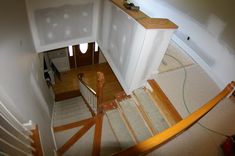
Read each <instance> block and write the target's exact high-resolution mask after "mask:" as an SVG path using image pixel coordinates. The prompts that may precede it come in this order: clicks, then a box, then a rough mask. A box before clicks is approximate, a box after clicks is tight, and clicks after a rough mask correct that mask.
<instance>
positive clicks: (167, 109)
mask: <svg viewBox="0 0 235 156" xmlns="http://www.w3.org/2000/svg"><path fill="white" fill-rule="evenodd" d="M148 83H149V84H150V86H151V87H152V89H153V91H152V92H151V95H152V97H153V99H154V100H155V101H156V104H157V106H158V107H159V108H160V110H161V112H162V113H163V115H164V116H165V117H166V120H167V121H168V123H169V124H170V125H174V124H176V123H178V122H179V121H181V120H182V117H181V116H180V114H179V113H178V112H177V110H176V109H175V107H174V106H173V104H172V103H171V102H170V100H169V99H168V97H167V96H166V95H165V93H164V92H163V91H162V89H161V88H160V86H159V85H158V84H157V82H156V81H155V80H148Z"/></svg>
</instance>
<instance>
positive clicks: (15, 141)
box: [0, 101, 36, 155]
mask: <svg viewBox="0 0 235 156" xmlns="http://www.w3.org/2000/svg"><path fill="white" fill-rule="evenodd" d="M0 123H1V124H0V136H1V137H0V155H15V154H16V153H18V154H20V155H33V153H34V152H36V149H35V148H34V147H33V144H34V143H35V142H34V140H33V139H32V138H31V136H32V135H33V133H32V132H31V131H30V130H28V129H27V128H26V127H25V126H24V125H23V124H22V123H21V122H20V121H19V120H18V119H17V118H16V117H15V116H14V115H13V114H12V113H11V112H10V111H9V110H8V109H7V108H6V107H5V105H4V104H3V103H2V102H1V101H0Z"/></svg>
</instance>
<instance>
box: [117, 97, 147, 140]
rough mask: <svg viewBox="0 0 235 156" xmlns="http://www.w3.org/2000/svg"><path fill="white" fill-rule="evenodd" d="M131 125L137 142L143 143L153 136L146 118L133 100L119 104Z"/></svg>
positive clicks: (129, 99)
mask: <svg viewBox="0 0 235 156" xmlns="http://www.w3.org/2000/svg"><path fill="white" fill-rule="evenodd" d="M119 106H120V108H121V110H122V111H123V114H124V115H125V117H126V119H127V121H128V123H129V125H130V126H131V127H132V129H133V132H134V135H135V137H136V139H137V141H139V142H140V141H143V140H145V139H148V138H149V137H151V136H152V134H151V130H150V128H149V127H148V126H147V124H146V122H145V120H144V118H143V117H142V115H141V114H140V112H139V111H138V108H137V106H136V104H135V101H134V100H132V99H131V98H128V99H126V100H123V101H122V102H119Z"/></svg>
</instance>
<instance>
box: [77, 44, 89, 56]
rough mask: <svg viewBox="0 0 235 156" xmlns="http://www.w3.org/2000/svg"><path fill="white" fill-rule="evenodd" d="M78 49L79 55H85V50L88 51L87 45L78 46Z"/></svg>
mask: <svg viewBox="0 0 235 156" xmlns="http://www.w3.org/2000/svg"><path fill="white" fill-rule="evenodd" d="M79 48H80V51H81V53H83V54H85V53H86V52H87V49H88V43H83V44H80V45H79Z"/></svg>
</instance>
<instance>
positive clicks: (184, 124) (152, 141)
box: [114, 82, 235, 156]
mask: <svg viewBox="0 0 235 156" xmlns="http://www.w3.org/2000/svg"><path fill="white" fill-rule="evenodd" d="M234 87H235V83H234V82H231V83H230V84H228V85H227V86H226V88H225V89H224V90H223V91H221V92H220V93H219V94H218V95H217V96H216V97H214V98H213V99H212V100H210V101H209V102H208V103H206V104H205V105H204V106H202V107H201V108H199V109H198V110H196V111H195V112H193V113H192V114H191V115H189V116H188V117H186V118H185V119H183V120H181V121H180V122H178V123H177V124H175V125H174V126H172V127H170V128H168V129H166V130H165V131H163V132H161V133H159V134H157V135H155V136H153V137H151V138H149V139H147V140H145V141H143V142H140V143H139V144H137V145H135V146H133V147H130V148H128V149H126V150H123V151H121V152H119V153H117V154H114V156H129V155H132V156H134V155H140V154H147V153H149V152H151V151H152V150H154V149H156V148H158V147H159V146H161V145H162V144H163V143H166V142H167V141H169V140H170V139H171V138H173V137H175V136H176V135H178V134H180V133H182V132H183V131H185V130H186V129H187V128H189V127H191V126H192V125H193V124H195V123H196V122H197V121H198V120H199V119H201V118H202V117H203V116H205V115H206V114H207V113H208V112H209V111H210V110H211V109H212V108H214V107H215V106H216V105H217V104H218V103H219V102H220V101H221V100H223V99H224V98H225V97H226V96H228V95H229V94H230V93H231V92H232V91H233V89H234Z"/></svg>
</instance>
